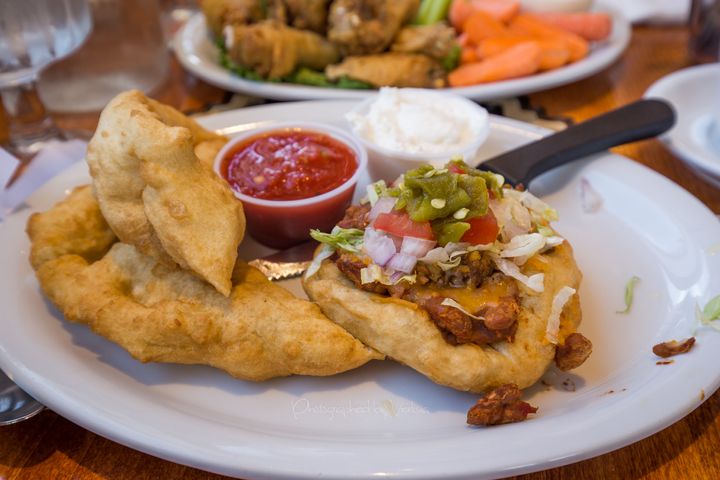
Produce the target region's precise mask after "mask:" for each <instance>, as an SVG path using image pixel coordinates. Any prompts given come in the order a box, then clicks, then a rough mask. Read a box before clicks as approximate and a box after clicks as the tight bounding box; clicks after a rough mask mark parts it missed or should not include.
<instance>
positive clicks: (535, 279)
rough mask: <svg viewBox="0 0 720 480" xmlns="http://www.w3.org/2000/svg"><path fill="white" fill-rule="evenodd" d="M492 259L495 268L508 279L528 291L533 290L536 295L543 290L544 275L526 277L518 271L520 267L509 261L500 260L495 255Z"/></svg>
mask: <svg viewBox="0 0 720 480" xmlns="http://www.w3.org/2000/svg"><path fill="white" fill-rule="evenodd" d="M492 259H493V260H494V261H495V266H497V268H498V270H500V271H501V272H502V273H504V274H505V275H507V276H508V277H512V278H514V279H515V280H517V281H518V282H520V283H522V284H523V285H525V286H526V287H527V288H529V289H530V290H533V291H535V292H538V293H540V292H542V291H544V290H545V275H544V274H542V273H536V274H534V275H530V276H529V277H528V276H527V275H525V274H523V273H522V272H521V271H520V267H518V266H517V265H515V264H514V263H513V262H511V261H510V260H506V259H504V258H500V257H497V256H495V255H493V256H492Z"/></svg>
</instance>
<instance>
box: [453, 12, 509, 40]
mask: <svg viewBox="0 0 720 480" xmlns="http://www.w3.org/2000/svg"><path fill="white" fill-rule="evenodd" d="M463 32H465V34H467V36H468V39H469V40H470V41H471V42H472V43H474V44H476V45H477V44H478V43H480V42H482V41H483V40H485V39H486V38H490V37H499V36H502V35H504V34H506V33H507V28H505V25H503V24H502V22H501V21H500V20H497V19H495V18H494V17H492V16H491V15H490V14H488V13H485V12H480V11H478V12H475V13H473V14H472V15H470V18H468V19H467V20H466V21H465V25H463Z"/></svg>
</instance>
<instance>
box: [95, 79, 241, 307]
mask: <svg viewBox="0 0 720 480" xmlns="http://www.w3.org/2000/svg"><path fill="white" fill-rule="evenodd" d="M223 141H224V139H223V137H221V136H219V135H216V134H214V133H212V132H209V131H207V130H204V129H203V128H202V127H200V126H199V125H198V124H197V123H195V122H194V121H193V120H191V119H189V118H188V117H186V116H185V115H183V114H182V113H180V112H178V111H177V110H175V109H173V108H172V107H169V106H167V105H163V104H160V103H158V102H156V101H154V100H151V99H149V98H147V97H145V96H144V95H143V94H142V93H141V92H138V91H130V92H125V93H122V94H120V95H118V96H117V97H115V98H114V99H113V100H112V101H111V102H110V103H109V104H108V105H107V107H105V109H104V110H103V112H102V114H101V116H100V123H99V124H98V127H97V130H96V132H95V135H94V136H93V138H92V140H91V141H90V144H89V146H88V152H87V157H86V158H87V163H88V165H89V167H90V174H91V176H92V178H93V185H94V188H95V194H96V197H97V199H98V201H99V203H100V209H101V211H102V214H103V217H105V219H106V220H107V222H108V224H109V225H110V228H111V229H112V230H113V232H115V234H116V235H117V236H118V238H119V239H120V240H121V241H122V242H124V243H128V244H131V245H134V246H135V247H137V249H138V250H139V251H140V252H141V253H143V254H145V255H150V256H152V257H154V258H156V259H158V260H160V261H162V262H164V263H166V264H168V265H175V264H177V265H179V266H180V267H182V268H184V269H187V270H190V271H192V272H193V273H195V274H196V275H197V276H198V277H200V278H202V279H203V280H205V281H207V282H209V283H210V284H211V285H213V286H214V287H215V288H216V289H217V290H218V291H219V292H220V293H222V294H223V295H228V294H229V293H230V288H231V281H230V277H231V275H232V270H233V267H234V265H235V259H236V258H237V247H238V245H239V244H240V241H241V240H242V238H243V234H244V231H245V217H244V215H243V210H242V204H241V203H240V202H239V201H238V200H237V199H236V198H235V197H234V195H233V193H232V191H231V190H230V187H229V186H228V185H227V184H226V183H225V182H224V181H223V180H222V179H221V178H219V177H218V176H217V175H216V174H215V173H214V172H213V170H212V168H211V167H210V166H208V165H206V164H205V163H204V162H203V161H201V160H200V159H198V157H197V156H196V155H195V148H196V147H199V146H201V145H212V144H218V143H220V142H223Z"/></svg>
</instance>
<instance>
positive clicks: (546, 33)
mask: <svg viewBox="0 0 720 480" xmlns="http://www.w3.org/2000/svg"><path fill="white" fill-rule="evenodd" d="M509 30H510V31H511V32H513V33H516V34H520V35H522V34H525V35H532V36H536V37H541V38H548V39H555V40H560V41H562V42H564V43H565V45H566V46H567V48H568V50H569V51H570V61H571V62H575V61H577V60H580V59H581V58H584V57H585V56H587V54H588V51H589V49H590V46H589V45H588V42H587V41H585V40H584V39H583V38H582V37H580V36H578V35H575V34H574V33H570V32H567V31H565V30H561V29H559V28H557V27H555V26H552V25H549V24H547V23H545V22H543V21H541V20H539V19H538V18H536V17H535V16H533V15H532V14H527V13H521V14H520V15H518V16H517V17H515V18H514V19H513V20H512V22H510V26H509Z"/></svg>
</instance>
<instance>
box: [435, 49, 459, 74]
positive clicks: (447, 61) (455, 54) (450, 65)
mask: <svg viewBox="0 0 720 480" xmlns="http://www.w3.org/2000/svg"><path fill="white" fill-rule="evenodd" d="M461 54H462V48H460V45H458V44H455V45H453V46H452V48H451V49H450V51H449V52H448V54H447V55H445V57H443V59H442V60H441V61H440V63H442V66H443V68H444V69H445V71H446V72H450V71H452V70H455V69H456V68H457V67H458V65H460V55H461Z"/></svg>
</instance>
